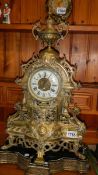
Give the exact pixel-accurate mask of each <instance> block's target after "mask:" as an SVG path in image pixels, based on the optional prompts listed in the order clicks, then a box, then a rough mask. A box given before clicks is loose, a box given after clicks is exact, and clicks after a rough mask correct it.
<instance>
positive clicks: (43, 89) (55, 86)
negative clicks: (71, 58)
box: [28, 69, 60, 101]
mask: <svg viewBox="0 0 98 175" xmlns="http://www.w3.org/2000/svg"><path fill="white" fill-rule="evenodd" d="M59 86H60V76H59V74H58V73H57V72H55V71H54V70H51V69H39V70H37V71H35V72H34V73H32V74H31V76H30V78H29V81H28V88H29V91H30V93H31V95H33V96H34V97H35V98H37V99H39V100H43V101H47V100H50V99H51V98H55V97H57V95H58V93H59Z"/></svg>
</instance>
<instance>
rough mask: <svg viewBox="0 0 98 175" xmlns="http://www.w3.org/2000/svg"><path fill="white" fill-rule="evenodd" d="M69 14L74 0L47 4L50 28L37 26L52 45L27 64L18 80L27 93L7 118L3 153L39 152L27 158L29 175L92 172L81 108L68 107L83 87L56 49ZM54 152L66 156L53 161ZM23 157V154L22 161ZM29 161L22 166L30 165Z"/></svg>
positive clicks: (36, 30)
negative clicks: (15, 148)
mask: <svg viewBox="0 0 98 175" xmlns="http://www.w3.org/2000/svg"><path fill="white" fill-rule="evenodd" d="M70 11H71V0H50V1H48V12H49V13H48V19H47V25H46V27H44V28H42V29H41V27H40V25H38V24H36V25H35V26H34V27H33V35H34V36H35V38H39V39H41V40H42V41H43V42H44V43H46V44H47V46H46V47H45V48H44V49H42V50H40V51H39V54H38V55H37V56H35V55H34V56H33V58H31V59H30V60H29V61H28V62H27V63H26V64H23V65H22V71H23V76H22V78H19V79H17V80H16V82H17V83H18V84H19V85H20V86H21V87H22V89H23V94H24V97H23V101H22V102H21V103H18V104H17V105H16V108H17V112H16V113H15V114H13V115H11V116H9V118H8V123H7V133H8V139H7V144H5V145H4V146H3V147H2V149H8V150H9V148H11V147H13V146H17V145H21V147H22V148H24V147H25V148H27V149H32V150H34V151H35V152H36V156H35V157H34V159H33V163H32V164H29V163H30V161H31V157H32V156H33V154H31V157H29V158H28V160H29V163H28V167H29V168H27V171H26V172H27V174H29V173H30V172H32V173H36V174H38V171H39V169H41V168H43V173H44V172H45V171H46V169H47V168H48V169H50V172H51V173H52V172H57V171H60V170H66V169H67V170H77V171H80V172H85V171H86V170H87V169H86V163H85V162H86V160H85V156H84V155H83V152H82V151H81V147H82V145H81V143H82V136H83V133H84V132H85V125H84V124H83V123H82V122H80V121H79V120H78V118H77V117H76V116H77V114H79V110H78V108H76V107H73V108H70V107H69V104H70V100H71V91H72V89H74V88H77V87H78V84H77V83H76V82H75V81H74V79H73V76H74V72H75V67H73V66H71V65H70V64H69V63H68V62H67V60H66V57H65V56H64V58H60V55H59V52H58V50H56V49H55V47H54V46H55V43H56V42H57V41H58V40H60V39H62V38H63V37H64V36H65V35H66V34H67V30H64V27H65V26H64V21H65V20H66V19H67V17H68V16H69V14H70ZM58 23H59V24H60V25H59V24H58ZM57 24H58V25H57ZM63 26H64V27H63ZM22 148H21V149H22ZM65 150H67V151H69V152H70V153H72V152H73V153H74V155H75V157H77V158H78V159H77V160H74V159H70V158H67V157H66V156H65V154H66V151H65ZM50 152H51V156H50V157H52V156H53V154H54V153H56V154H58V152H59V153H61V152H62V156H59V158H58V157H57V158H55V160H54V159H51V160H50V158H49V154H50ZM9 154H10V153H9ZM20 157H21V156H20ZM20 157H19V155H18V159H19V160H20V159H21V158H20ZM64 157H66V158H64ZM22 158H23V157H22ZM15 160H16V159H15ZM26 160H27V159H26ZM26 160H23V159H22V160H21V161H20V162H22V163H23V164H25V161H26ZM78 160H79V161H78ZM68 162H69V164H68ZM22 163H20V164H21V165H20V166H22ZM77 163H78V166H77V167H76V164H77ZM58 164H59V166H58ZM45 173H46V172H45Z"/></svg>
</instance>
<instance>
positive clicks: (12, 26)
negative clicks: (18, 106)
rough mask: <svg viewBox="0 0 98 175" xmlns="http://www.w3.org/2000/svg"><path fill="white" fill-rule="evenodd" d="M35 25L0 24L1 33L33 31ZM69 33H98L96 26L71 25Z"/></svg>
mask: <svg viewBox="0 0 98 175" xmlns="http://www.w3.org/2000/svg"><path fill="white" fill-rule="evenodd" d="M32 27H33V24H0V30H1V31H6V30H7V31H28V32H29V31H31V30H32ZM68 28H69V32H98V26H97V25H96V26H95V25H94V26H93V25H69V26H68Z"/></svg>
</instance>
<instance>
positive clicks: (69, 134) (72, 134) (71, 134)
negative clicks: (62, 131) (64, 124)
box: [67, 131, 77, 138]
mask: <svg viewBox="0 0 98 175" xmlns="http://www.w3.org/2000/svg"><path fill="white" fill-rule="evenodd" d="M67 137H69V138H77V131H67Z"/></svg>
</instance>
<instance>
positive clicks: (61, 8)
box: [57, 7, 66, 15]
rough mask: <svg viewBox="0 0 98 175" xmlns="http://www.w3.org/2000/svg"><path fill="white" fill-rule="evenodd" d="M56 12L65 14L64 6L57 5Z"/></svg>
mask: <svg viewBox="0 0 98 175" xmlns="http://www.w3.org/2000/svg"><path fill="white" fill-rule="evenodd" d="M57 14H58V15H65V14H66V8H65V7H57Z"/></svg>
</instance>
